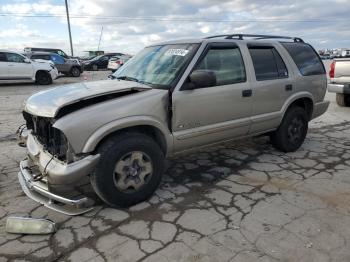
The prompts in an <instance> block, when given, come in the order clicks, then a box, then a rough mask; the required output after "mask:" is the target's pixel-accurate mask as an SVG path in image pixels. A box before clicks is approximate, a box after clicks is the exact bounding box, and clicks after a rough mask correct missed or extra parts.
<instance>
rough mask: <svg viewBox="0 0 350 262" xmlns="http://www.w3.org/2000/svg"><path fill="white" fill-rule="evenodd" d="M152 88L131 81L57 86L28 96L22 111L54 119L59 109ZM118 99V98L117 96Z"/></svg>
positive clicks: (103, 81) (105, 81) (107, 81)
mask: <svg viewBox="0 0 350 262" xmlns="http://www.w3.org/2000/svg"><path fill="white" fill-rule="evenodd" d="M151 89H152V88H151V87H149V86H147V85H144V84H140V83H136V82H131V81H124V80H102V81H94V82H85V83H76V84H69V85H63V86H58V87H56V88H52V89H48V90H44V91H41V92H38V93H36V94H34V95H32V96H30V97H29V98H28V99H27V101H26V102H25V105H24V111H26V112H28V113H30V114H32V115H36V116H42V117H51V118H54V117H55V116H56V115H57V113H58V112H59V110H60V109H62V108H63V107H65V106H68V105H73V104H76V103H78V102H79V103H80V104H82V103H84V101H86V104H91V101H92V99H94V98H97V97H100V98H103V97H104V96H108V95H112V94H117V93H118V94H120V95H121V96H122V95H123V94H122V93H123V92H124V93H125V94H130V91H139V92H141V91H147V90H151ZM118 97H120V96H118Z"/></svg>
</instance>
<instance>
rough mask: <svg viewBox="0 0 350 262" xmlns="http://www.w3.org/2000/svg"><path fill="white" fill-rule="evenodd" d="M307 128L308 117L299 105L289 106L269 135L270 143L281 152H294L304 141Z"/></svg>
mask: <svg viewBox="0 0 350 262" xmlns="http://www.w3.org/2000/svg"><path fill="white" fill-rule="evenodd" d="M307 130H308V117H307V113H306V111H305V110H304V109H303V108H301V107H297V106H294V107H291V108H289V109H288V110H287V112H286V113H285V115H284V117H283V120H282V123H281V125H280V126H279V127H278V129H277V130H276V131H275V132H273V133H272V134H271V135H270V140H271V143H272V145H273V146H274V147H275V148H276V149H278V150H281V151H283V152H294V151H296V150H297V149H298V148H299V147H300V146H301V145H302V144H303V142H304V140H305V137H306V134H307Z"/></svg>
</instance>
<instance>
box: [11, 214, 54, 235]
mask: <svg viewBox="0 0 350 262" xmlns="http://www.w3.org/2000/svg"><path fill="white" fill-rule="evenodd" d="M56 231H57V227H56V224H55V223H54V222H53V221H51V220H49V219H41V218H32V217H8V218H7V221H6V232H7V233H12V234H32V235H45V234H52V233H55V232H56Z"/></svg>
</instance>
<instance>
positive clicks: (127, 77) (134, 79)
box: [116, 76, 139, 82]
mask: <svg viewBox="0 0 350 262" xmlns="http://www.w3.org/2000/svg"><path fill="white" fill-rule="evenodd" d="M116 79H120V80H126V81H134V82H139V80H138V79H137V78H135V77H131V76H119V77H116Z"/></svg>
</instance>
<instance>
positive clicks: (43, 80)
mask: <svg viewBox="0 0 350 262" xmlns="http://www.w3.org/2000/svg"><path fill="white" fill-rule="evenodd" d="M35 82H36V83H38V84H39V85H49V84H51V83H52V78H51V75H50V73H49V72H46V71H39V72H37V73H36V76H35Z"/></svg>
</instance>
